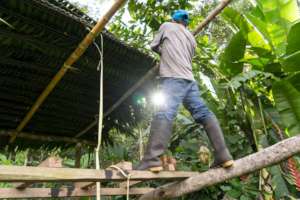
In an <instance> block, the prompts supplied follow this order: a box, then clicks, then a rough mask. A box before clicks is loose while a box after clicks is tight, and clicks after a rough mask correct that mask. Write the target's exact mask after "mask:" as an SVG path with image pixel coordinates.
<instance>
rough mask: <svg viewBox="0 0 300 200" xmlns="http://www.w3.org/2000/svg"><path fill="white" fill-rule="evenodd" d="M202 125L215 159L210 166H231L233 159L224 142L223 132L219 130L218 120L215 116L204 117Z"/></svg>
mask: <svg viewBox="0 0 300 200" xmlns="http://www.w3.org/2000/svg"><path fill="white" fill-rule="evenodd" d="M203 127H204V129H205V131H206V133H207V135H208V138H209V140H210V142H211V144H212V146H213V148H214V157H215V159H214V163H213V164H212V166H211V167H212V168H215V167H219V166H220V167H223V168H229V167H232V166H233V164H234V161H233V158H232V156H231V154H230V152H229V151H228V148H227V146H226V144H225V140H224V136H223V132H222V130H221V127H220V125H219V122H218V120H217V119H216V118H215V117H211V118H209V119H206V120H205V121H204V122H203Z"/></svg>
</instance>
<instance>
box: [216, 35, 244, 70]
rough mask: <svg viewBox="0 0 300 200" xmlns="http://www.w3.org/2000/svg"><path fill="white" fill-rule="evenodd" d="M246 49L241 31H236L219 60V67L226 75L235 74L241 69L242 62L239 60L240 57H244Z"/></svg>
mask: <svg viewBox="0 0 300 200" xmlns="http://www.w3.org/2000/svg"><path fill="white" fill-rule="evenodd" d="M245 49H246V40H245V39H244V37H243V35H242V32H241V31H239V32H237V33H236V34H235V35H234V36H233V37H232V39H231V41H230V42H229V44H228V46H227V48H226V49H225V52H224V54H223V59H222V62H221V65H220V67H221V69H222V71H224V72H225V73H226V74H228V75H236V74H238V73H241V72H242V71H243V66H244V64H243V63H242V62H239V61H240V59H242V58H244V53H245Z"/></svg>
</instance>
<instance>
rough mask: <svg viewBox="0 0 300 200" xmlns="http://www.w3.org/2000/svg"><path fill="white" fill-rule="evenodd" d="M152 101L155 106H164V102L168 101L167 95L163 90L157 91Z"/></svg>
mask: <svg viewBox="0 0 300 200" xmlns="http://www.w3.org/2000/svg"><path fill="white" fill-rule="evenodd" d="M151 102H152V103H153V104H154V105H155V106H162V105H163V104H165V103H166V97H165V95H164V94H163V93H162V92H155V93H153V95H152V97H151Z"/></svg>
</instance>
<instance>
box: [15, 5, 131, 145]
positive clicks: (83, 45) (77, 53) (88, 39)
mask: <svg viewBox="0 0 300 200" xmlns="http://www.w3.org/2000/svg"><path fill="white" fill-rule="evenodd" d="M125 1H126V0H116V1H115V2H114V3H113V5H112V7H111V8H110V9H109V10H108V11H107V12H106V13H105V14H104V15H103V16H102V17H101V18H100V19H99V21H98V22H97V24H96V25H95V26H94V27H93V29H92V30H91V31H90V32H89V33H88V34H87V35H86V36H85V38H84V39H83V40H82V41H81V42H80V44H79V45H78V47H77V48H76V49H75V50H74V51H73V52H72V54H71V55H70V56H69V57H68V58H67V60H66V61H65V62H64V64H63V65H62V66H61V68H60V70H59V71H58V72H57V73H56V75H55V76H54V77H53V78H52V80H51V81H50V83H49V84H48V85H47V86H46V88H45V89H44V91H43V92H42V93H41V94H40V96H39V97H38V98H37V100H36V101H35V103H34V104H33V105H32V107H31V108H30V110H29V112H28V113H27V114H26V115H25V117H24V118H23V120H22V121H21V122H20V124H19V125H18V127H17V128H16V130H15V131H14V132H13V134H12V136H11V138H10V142H11V143H12V142H14V141H15V139H16V137H17V135H18V134H19V132H21V131H22V130H23V129H24V127H25V126H26V125H27V124H28V122H29V121H30V120H31V119H32V117H33V115H34V114H35V113H36V111H37V110H38V109H39V108H40V106H41V105H42V104H43V103H44V101H45V100H46V99H47V97H48V96H49V94H50V93H51V92H52V91H53V90H54V88H55V87H56V85H57V84H58V83H59V82H60V81H61V79H62V78H63V77H64V75H65V74H66V73H67V71H68V70H69V69H70V67H71V66H72V64H73V63H75V62H76V61H77V60H78V59H79V58H80V57H81V56H82V55H83V54H84V52H85V51H86V50H87V48H88V47H89V45H90V44H91V43H92V42H93V41H94V39H95V38H96V37H97V35H98V34H99V33H100V32H101V31H102V30H103V29H104V27H105V25H106V24H107V22H108V21H109V20H110V19H111V18H112V16H113V15H114V14H115V13H116V12H117V11H118V10H119V8H120V7H121V6H122V5H123V4H124V3H125Z"/></svg>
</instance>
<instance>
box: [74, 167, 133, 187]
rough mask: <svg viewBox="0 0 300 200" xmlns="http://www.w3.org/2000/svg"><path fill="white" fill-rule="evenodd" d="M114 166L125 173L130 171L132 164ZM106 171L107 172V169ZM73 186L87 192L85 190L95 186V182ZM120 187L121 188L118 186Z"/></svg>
mask: <svg viewBox="0 0 300 200" xmlns="http://www.w3.org/2000/svg"><path fill="white" fill-rule="evenodd" d="M114 166H117V167H119V168H120V169H122V170H124V171H126V172H127V171H131V170H132V163H131V162H126V161H122V162H119V163H117V164H115V165H114ZM107 170H109V168H108V169H107ZM126 183H127V182H126ZM75 185H76V187H79V188H81V189H83V190H87V189H89V188H91V187H93V186H95V185H96V182H82V183H75ZM120 187H122V186H120Z"/></svg>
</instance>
